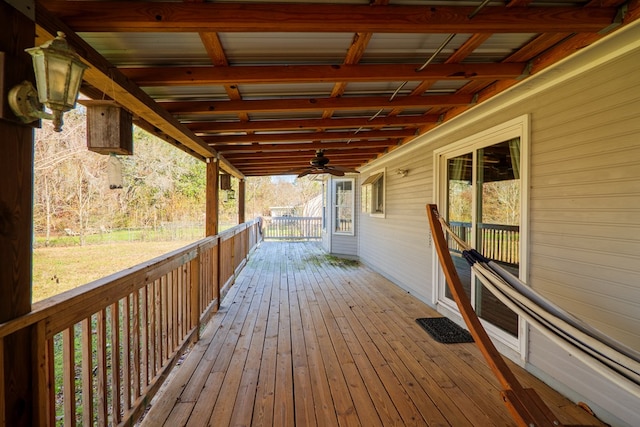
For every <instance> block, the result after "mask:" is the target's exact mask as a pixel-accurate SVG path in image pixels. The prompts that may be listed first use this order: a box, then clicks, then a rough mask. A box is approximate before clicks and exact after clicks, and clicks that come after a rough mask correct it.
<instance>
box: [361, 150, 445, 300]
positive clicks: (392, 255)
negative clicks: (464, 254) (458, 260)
mask: <svg viewBox="0 0 640 427" xmlns="http://www.w3.org/2000/svg"><path fill="white" fill-rule="evenodd" d="M386 166H387V169H386V170H387V173H386V176H385V187H386V189H385V191H386V196H385V215H384V218H380V217H376V216H370V215H369V214H367V213H363V214H361V215H360V218H359V220H360V223H361V228H360V230H361V232H360V239H359V241H360V252H359V254H360V258H361V260H363V261H364V262H365V263H366V264H368V265H370V266H372V268H374V269H375V270H377V271H378V272H380V273H382V274H383V275H384V276H386V277H388V278H389V279H391V280H393V281H394V282H395V283H397V284H399V285H400V286H402V287H404V288H406V289H407V290H408V291H410V292H411V293H413V294H414V295H416V296H418V297H419V298H420V299H422V300H424V301H430V300H431V285H430V283H429V279H430V277H431V264H430V260H431V251H430V249H429V234H428V229H427V228H426V227H428V222H427V217H426V214H425V212H426V211H425V203H426V201H427V200H430V199H431V194H432V190H433V188H432V186H431V185H425V183H426V182H429V181H430V180H431V176H432V172H433V165H432V162H431V160H430V158H428V157H427V155H426V154H423V153H422V152H420V153H414V155H413V156H409V157H407V158H404V156H403V158H402V160H401V162H398V161H392V162H390V163H389V164H387V165H386ZM400 167H401V168H403V169H407V170H408V171H409V172H408V173H407V176H405V177H403V176H401V175H398V174H394V173H391V172H389V171H394V170H396V169H398V168H400ZM378 169H379V168H378ZM378 169H373V170H374V171H375V170H378ZM365 176H366V175H365Z"/></svg>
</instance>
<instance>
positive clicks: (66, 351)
mask: <svg viewBox="0 0 640 427" xmlns="http://www.w3.org/2000/svg"><path fill="white" fill-rule="evenodd" d="M62 371H63V372H62V390H63V396H64V398H63V410H64V425H65V426H70V427H74V426H75V425H76V361H75V331H74V327H73V326H72V327H70V328H67V329H65V330H64V331H63V332H62Z"/></svg>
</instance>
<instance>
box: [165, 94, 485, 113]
mask: <svg viewBox="0 0 640 427" xmlns="http://www.w3.org/2000/svg"><path fill="white" fill-rule="evenodd" d="M160 104H161V105H162V106H163V107H164V108H166V109H167V111H169V112H171V113H172V114H180V113H190V114H228V113H238V112H247V113H259V112H297V111H315V110H366V109H381V108H398V107H402V108H415V107H424V108H425V109H426V108H429V107H436V106H437V107H455V106H460V105H469V104H473V96H472V95H466V94H465V95H426V96H399V97H396V98H394V99H393V100H390V99H389V97H386V96H371V97H365V96H363V97H342V98H305V99H299V98H292V99H257V100H248V101H172V102H161V103H160Z"/></svg>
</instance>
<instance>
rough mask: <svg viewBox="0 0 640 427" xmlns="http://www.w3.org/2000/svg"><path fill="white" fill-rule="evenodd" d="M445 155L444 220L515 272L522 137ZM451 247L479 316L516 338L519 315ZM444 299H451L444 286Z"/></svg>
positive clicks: (517, 246)
mask: <svg viewBox="0 0 640 427" xmlns="http://www.w3.org/2000/svg"><path fill="white" fill-rule="evenodd" d="M462 151H463V152H460V150H459V151H458V153H456V154H454V155H451V156H450V157H447V156H445V161H446V195H445V196H446V218H447V221H448V222H449V223H450V225H451V226H452V228H453V229H454V230H455V232H456V234H458V236H460V237H462V238H463V239H464V240H465V241H466V242H468V243H469V244H470V245H471V246H472V247H474V248H476V249H477V250H478V251H479V252H480V253H482V254H483V255H485V256H487V257H489V258H491V259H493V260H494V261H496V262H498V263H500V264H501V265H502V266H503V267H505V268H507V269H509V270H510V271H511V272H513V273H514V274H515V275H516V276H518V273H519V267H520V224H521V218H520V212H521V209H520V205H521V199H522V194H521V182H520V163H521V162H520V138H519V137H517V138H512V139H509V140H505V141H502V142H499V143H495V144H491V145H487V146H480V147H478V146H475V147H470V148H469V150H468V151H466V152H464V151H465V150H462ZM449 251H450V253H451V256H452V258H453V260H454V264H455V265H456V269H457V272H458V275H459V276H460V279H461V281H462V283H463V287H464V289H465V292H466V293H467V296H468V297H469V298H470V300H471V301H472V304H473V306H474V308H475V310H476V313H477V314H478V316H479V317H480V318H481V319H483V320H485V321H486V322H489V323H490V324H492V325H494V326H495V327H497V328H499V330H501V331H503V332H505V333H506V334H508V335H510V336H513V337H517V336H518V316H517V315H516V314H515V313H513V312H512V311H511V310H509V309H508V308H507V307H506V306H505V305H504V304H502V303H501V302H500V301H499V300H498V299H497V298H495V297H494V296H493V295H492V294H491V293H490V292H489V291H488V290H487V289H486V288H485V287H484V286H483V285H482V284H481V283H480V281H479V280H477V279H476V278H475V277H474V275H473V272H472V270H471V268H470V267H469V265H468V264H467V262H466V261H465V260H464V258H463V257H462V254H461V248H459V247H458V245H457V244H456V243H455V242H453V241H449ZM443 296H444V298H445V299H449V300H451V298H452V295H451V293H450V292H449V289H448V287H446V288H445V289H443Z"/></svg>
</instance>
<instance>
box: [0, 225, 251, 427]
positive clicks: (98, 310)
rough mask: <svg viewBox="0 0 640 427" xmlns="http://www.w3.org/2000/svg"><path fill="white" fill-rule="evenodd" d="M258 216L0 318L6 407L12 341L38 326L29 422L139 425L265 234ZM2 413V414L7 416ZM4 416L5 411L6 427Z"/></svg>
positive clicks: (1, 373) (2, 390)
mask: <svg viewBox="0 0 640 427" xmlns="http://www.w3.org/2000/svg"><path fill="white" fill-rule="evenodd" d="M260 226H261V221H260V220H258V219H256V220H253V221H249V222H246V223H244V224H240V225H238V226H236V227H234V228H232V229H230V230H227V231H225V232H224V233H221V234H220V235H219V236H211V237H207V238H204V239H202V240H200V241H198V242H195V243H192V244H190V245H188V246H186V247H184V248H182V249H178V250H176V251H174V252H171V253H169V254H166V255H163V256H160V257H157V258H155V259H153V260H150V261H147V262H145V263H142V264H139V265H137V266H135V267H131V268H129V269H127V270H124V271H121V272H118V273H114V274H112V275H110V276H108V277H104V278H102V279H98V280H96V281H94V282H91V283H89V284H86V285H84V286H81V287H78V288H76V289H72V290H70V291H67V292H64V293H62V294H60V295H56V296H54V297H51V298H49V299H46V300H44V301H41V302H38V303H36V304H34V305H33V310H32V311H31V312H30V313H28V314H26V315H24V316H22V317H19V318H17V319H13V320H11V321H8V322H6V323H2V324H0V403H1V402H4V398H3V397H4V395H5V393H10V392H11V391H10V390H9V389H5V384H6V383H7V382H8V381H4V380H3V376H4V375H10V368H11V367H10V366H4V363H5V362H4V361H3V359H2V354H4V353H3V351H2V349H3V347H4V346H5V345H6V342H7V341H6V339H7V337H10V336H11V335H12V334H15V333H16V332H19V331H22V330H25V329H32V330H33V331H34V333H33V334H31V335H32V336H33V348H34V349H35V356H34V357H35V360H34V361H33V366H34V376H33V380H32V385H31V387H32V389H33V391H34V396H35V402H34V404H33V416H32V425H41V426H51V425H64V426H76V425H101V426H102V425H113V426H117V425H133V424H134V423H135V421H136V419H137V418H139V416H140V415H141V414H142V413H143V412H144V410H145V408H146V406H147V404H148V403H149V401H150V400H151V398H152V397H153V396H154V394H155V393H156V392H157V391H158V389H159V387H160V385H161V384H162V382H163V381H164V379H165V378H166V376H167V375H168V373H169V372H170V370H171V369H172V368H173V366H174V365H175V364H176V363H177V361H178V359H179V356H180V355H181V354H182V352H183V351H184V350H185V349H186V348H187V347H188V346H189V345H190V344H191V343H193V342H195V341H197V340H198V339H199V333H200V326H201V325H202V324H204V323H206V322H207V321H208V319H209V317H210V316H211V315H212V314H213V312H214V311H215V310H216V309H217V308H218V306H219V303H220V299H221V295H223V294H221V288H222V289H228V288H229V287H230V286H231V285H232V284H233V282H234V280H235V276H236V275H237V273H238V272H239V270H240V269H241V268H242V266H243V265H244V264H245V262H246V259H247V257H248V255H249V253H250V252H251V250H252V249H253V248H254V247H255V246H256V245H257V244H258V243H259V241H260V240H261V233H260ZM2 413H4V411H3V412H2ZM4 425H5V422H4V420H3V419H2V416H0V427H2V426H4Z"/></svg>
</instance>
